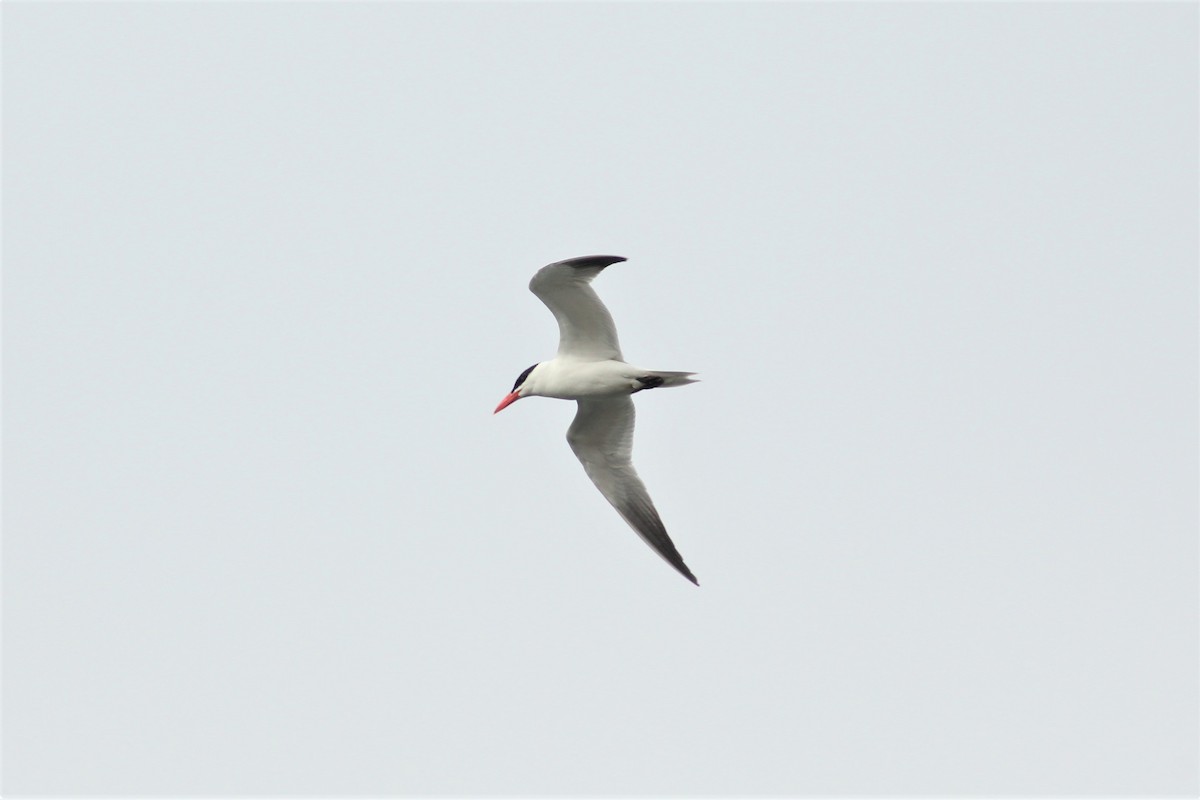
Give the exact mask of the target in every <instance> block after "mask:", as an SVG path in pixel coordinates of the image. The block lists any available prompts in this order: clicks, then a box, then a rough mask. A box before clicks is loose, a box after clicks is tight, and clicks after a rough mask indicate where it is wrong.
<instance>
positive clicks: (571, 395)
mask: <svg viewBox="0 0 1200 800" xmlns="http://www.w3.org/2000/svg"><path fill="white" fill-rule="evenodd" d="M626 260H627V259H625V258H624V257H622V256H580V257H578V258H569V259H567V260H565V261H556V262H555V263H553V264H548V265H547V266H544V267H542V268H541V269H540V270H538V271H537V272H536V273H535V274H534V276H533V279H532V280H530V281H529V291H531V292H533V293H534V295H536V296H537V298H538V299H539V300H541V301H542V302H543V303H545V304H546V307H547V308H549V309H550V312H551V313H552V314H554V318H555V319H556V320H557V321H558V334H559V336H558V352H557V354H556V355H555V356H554V358H552V359H550V360H549V361H541V362H538V363H537V364H534V365H533V366H532V367H529V368H528V369H526V370H524V371H523V372H522V373H521V374H520V375H518V376H517V380H516V382H515V383H514V384H513V388H512V391H511V392H509V393H508V394H507V395H505V397H504V399H503V400H501V401H500V405H498V406H496V410H495V411H494V412H492V413H493V414H498V413H500V412H501V411H503V410H504V409H505V408H508V407H509V406H510V405H512V404H513V403H515V402H517V401H518V400H520V399H522V398H525V397H553V398H558V399H561V400H574V401H575V402H576V403H577V404H578V410H577V411H576V412H575V419H574V421H573V422H572V423H571V426H570V427H569V428H568V429H567V443H568V444H569V445H570V446H571V450H572V451H573V452H574V453H575V456H576V458H578V459H579V461H580V462H581V463H582V464H583V469H584V471H585V472H586V473H587V476H588V477H589V478H591V479H592V483H594V484H596V488H597V489H599V490H600V494H602V495H604V497H605V499H606V500H608V502H609V503H611V504H612V506H613V508H615V509H616V510H617V513H618V514H620V515H621V517H622V519H624V520H625V522H627V523H628V524H629V527H631V528H633V530H634V532H636V533H637V535H638V536H640V537H641V538H642V540H643V541H645V542H646V544H648V545H650V547H651V548H652V549H653V550H654V551H655V552H656V553H658V554H659V555H660V556H662V558H663V560H664V561H666V562H667V563H668V564H670V565H671V566H672V567H674V568H675V569H676V570H677V571H678V572H679V573H680V574H681V575H683V576H684V577H685V578H687V579H688V580H689V581H691V582H692V583H694V584H696V585H697V586H699V585H700V581H698V580H696V576H695V575H693V574H692V571H691V570H690V569H688V566H687V564H685V563H684V561H683V557H682V556H681V555H680V554H679V551H678V550H677V549H676V548H675V544H674V542H672V541H671V537H670V536H668V535H667V529H666V527H665V526H664V525H663V522H662V519H661V518H660V517H659V515H658V510H657V509H655V507H654V502H653V501H652V500H651V499H650V493H649V492H647V491H646V486H645V484H643V483H642V479H641V478H639V477H638V474H637V470H635V469H634V468H633V461H632V452H633V426H634V408H633V395H635V394H637V393H638V392H643V391H647V390H649V389H662V388H667V387H671V386H686V385H687V384H689V383H695V382H696V381H697V380H698V379H697V378H696V373H694V372H665V371H663V370H654V369H642V368H641V367H635V366H633V365H631V364H629V363H626V361H625V360H624V358H623V356H622V355H621V345H620V344H619V343H618V341H617V327H616V325H615V324H614V323H613V318H612V315H611V314H610V313H609V312H608V309H607V308H605V306H604V303H602V302H601V301H600V297H599V296H598V295H597V294H596V290H595V289H593V288H592V286H591V283H592V280H593V279H595V277H596V276H597V275H599V274H600V273H601V272H602V271H603V270H604V269H605V268H607V267H610V266H612V265H613V264H617V263H620V262H622V261H626Z"/></svg>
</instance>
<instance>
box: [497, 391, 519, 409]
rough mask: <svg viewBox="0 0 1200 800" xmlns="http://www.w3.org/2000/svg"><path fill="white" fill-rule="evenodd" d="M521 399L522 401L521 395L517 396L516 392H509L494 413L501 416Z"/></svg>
mask: <svg viewBox="0 0 1200 800" xmlns="http://www.w3.org/2000/svg"><path fill="white" fill-rule="evenodd" d="M520 399H521V395H519V394H517V393H516V392H509V393H508V394H506V395H505V396H504V399H503V400H501V401H500V405H498V406H496V410H495V411H493V412H492V413H493V414H499V413H500V412H501V411H503V410H504V409H506V408H508V407H509V406H511V405H512V404H513V403H515V402H517V401H518V400H520Z"/></svg>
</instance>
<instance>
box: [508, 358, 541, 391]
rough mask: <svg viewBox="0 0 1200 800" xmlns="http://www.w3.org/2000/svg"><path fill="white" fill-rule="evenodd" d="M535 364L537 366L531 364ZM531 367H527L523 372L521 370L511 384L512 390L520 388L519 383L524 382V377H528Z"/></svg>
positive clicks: (531, 370)
mask: <svg viewBox="0 0 1200 800" xmlns="http://www.w3.org/2000/svg"><path fill="white" fill-rule="evenodd" d="M536 366H537V364H534V365H533V367H536ZM533 367H530V368H529V369H527V370H525V371H524V372H522V373H521V374H520V375H518V376H517V382H516V383H514V384H513V388H512V390H513V391H514V392H515V391H516V390H517V389H520V388H521V384H522V383H524V382H525V379H526V378H528V377H529V373H531V372H533Z"/></svg>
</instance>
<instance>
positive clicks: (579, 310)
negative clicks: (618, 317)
mask: <svg viewBox="0 0 1200 800" xmlns="http://www.w3.org/2000/svg"><path fill="white" fill-rule="evenodd" d="M624 260H625V259H624V258H622V257H621V256H582V257H580V258H569V259H567V260H566V261H558V262H555V263H554V264H550V265H549V266H545V267H542V268H541V269H539V270H538V271H537V273H536V274H535V275H534V276H533V280H531V281H529V291H531V292H533V293H534V294H535V295H537V296H538V299H539V300H541V301H542V302H543V303H545V304H546V307H547V308H549V309H550V311H552V312H553V313H554V318H555V319H557V320H558V355H560V356H572V357H576V358H584V359H589V360H596V361H603V360H606V359H617V360H620V358H621V345H620V344H619V343H618V342H617V326H616V325H614V324H613V319H612V315H611V314H609V313H608V309H607V308H605V307H604V303H601V302H600V298H599V297H597V296H596V291H595V290H594V289H593V288H592V287H591V286H589V285H588V284H590V283H591V282H592V279H593V278H595V277H596V276H597V275H599V274H600V270H602V269H604V268H605V267H607V266H609V265H610V264H616V263H617V262H618V261H624Z"/></svg>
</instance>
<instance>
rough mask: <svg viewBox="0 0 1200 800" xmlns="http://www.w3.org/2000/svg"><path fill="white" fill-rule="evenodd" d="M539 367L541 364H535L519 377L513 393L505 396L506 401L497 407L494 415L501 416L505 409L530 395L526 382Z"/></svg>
mask: <svg viewBox="0 0 1200 800" xmlns="http://www.w3.org/2000/svg"><path fill="white" fill-rule="evenodd" d="M539 366H540V364H534V365H533V366H532V367H530V368H529V369H527V370H525V371H524V372H522V373H521V374H520V375H518V376H517V381H516V383H514V384H513V388H512V391H511V392H509V393H508V394H506V395H505V396H504V399H503V400H501V401H500V405H498V406H496V410H495V411H493V412H492V413H493V414H499V413H500V412H501V411H503V410H504V409H505V408H508V407H509V406H511V405H512V404H513V403H515V402H517V401H518V400H520V399H521V398H522V397H525V396H527V395H528V394H529V390H528V389H527V388H526V387H525V381H526V380H528V379H529V375H530V373H532V372H533V371H534V370H535V369H537V368H538V367H539Z"/></svg>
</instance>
